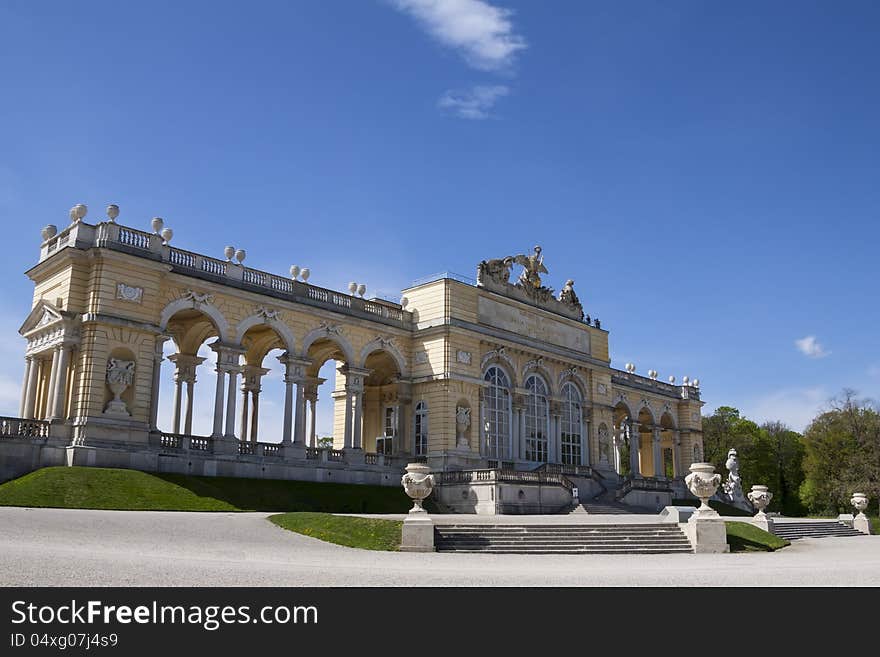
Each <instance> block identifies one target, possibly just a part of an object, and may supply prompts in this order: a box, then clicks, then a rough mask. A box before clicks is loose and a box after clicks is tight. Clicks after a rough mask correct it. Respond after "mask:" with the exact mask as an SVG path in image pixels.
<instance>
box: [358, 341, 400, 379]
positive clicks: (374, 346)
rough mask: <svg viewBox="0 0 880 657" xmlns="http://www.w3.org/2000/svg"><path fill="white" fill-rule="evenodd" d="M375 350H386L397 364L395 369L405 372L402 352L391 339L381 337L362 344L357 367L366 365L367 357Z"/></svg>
mask: <svg viewBox="0 0 880 657" xmlns="http://www.w3.org/2000/svg"><path fill="white" fill-rule="evenodd" d="M376 351H384V352H387V353H388V355H389V356H391V358H393V359H394V362H395V363H396V364H397V369H398V371H400V374H401V375H405V374H406V371H407V370H406V359H405V358H404V357H403V354H402V353H400V349H398V348H397V345H395V344H394V343H393V342H392V341H391V340H387V339H385V338H381V337H377V338H375V339H373V340H370V341H369V342H368V343H367V344H365V345H364V348H363V349H361V355H360V360H359V361H358V363H359V364H358V367H366V363H367V358H369V356H370V354H372V353H374V352H376Z"/></svg>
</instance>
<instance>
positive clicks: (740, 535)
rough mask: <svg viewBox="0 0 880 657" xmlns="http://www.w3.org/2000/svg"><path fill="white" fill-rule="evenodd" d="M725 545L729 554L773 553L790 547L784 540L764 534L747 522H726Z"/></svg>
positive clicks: (767, 533)
mask: <svg viewBox="0 0 880 657" xmlns="http://www.w3.org/2000/svg"><path fill="white" fill-rule="evenodd" d="M724 524H725V526H726V527H727V544H728V545H729V546H730V551H731V552H773V551H775V550H778V549H780V548H784V547H785V546H786V545H791V543H789V542H788V541H786V540H785V539H784V538H779V537H778V536H776V535H775V534H771V533H769V532H765V531H764V530H763V529H760V528H758V527H755V526H754V525H751V524H749V523H747V522H732V521H731V522H726V523H724Z"/></svg>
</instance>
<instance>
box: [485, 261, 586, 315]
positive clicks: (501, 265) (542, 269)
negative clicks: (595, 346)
mask: <svg viewBox="0 0 880 657" xmlns="http://www.w3.org/2000/svg"><path fill="white" fill-rule="evenodd" d="M515 264H516V265H520V266H521V267H522V268H523V269H522V272H521V273H520V275H519V278H518V279H517V281H516V283H515V284H511V282H510V270H511V268H512V267H513V265H515ZM549 273H550V272H549V271H548V270H547V267H546V266H545V265H544V255H543V252H542V249H541V247H540V246H535V247H534V249H533V250H532V253H531V254H528V255H526V254H522V253H521V254H518V255H514V256H506V257H504V258H494V259H489V260H483V261H482V262H480V264H479V265H478V266H477V285H479V286H480V287H485V288H487V289H489V290H491V291H493V292H498V293H500V294H504V295H506V296H509V297H513V298H519V299H520V300H522V301H528V302H530V303H532V304H536V305H538V306H540V307H542V308H546V309H547V310H552V311H554V312H557V313H560V314H562V315H566V316H567V317H571V318H572V319H578V320H583V318H584V309H583V307H582V306H581V303H580V301H579V300H578V297H577V295H576V294H575V292H574V281H573V280H572V279H568V280H567V281H566V283H565V287H564V288H563V290H562V291H561V292H560V293H559V298H558V299H556V298H554V296H553V289H552V288H549V287H547V286H546V285H544V283H543V281H542V280H541V274H549Z"/></svg>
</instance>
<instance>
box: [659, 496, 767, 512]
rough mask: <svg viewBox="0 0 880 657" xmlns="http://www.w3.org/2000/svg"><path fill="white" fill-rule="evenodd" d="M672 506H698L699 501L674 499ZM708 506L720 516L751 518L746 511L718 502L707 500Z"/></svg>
mask: <svg viewBox="0 0 880 657" xmlns="http://www.w3.org/2000/svg"><path fill="white" fill-rule="evenodd" d="M672 504H673V505H675V506H700V500H698V499H695V498H692V497H691V498H687V499H674V500H672ZM709 506H710V507H712V508H713V509H715V510H716V511H717V512H718V513H720V514H721V515H722V516H751V515H752V514H751V513H749V512H748V511H743V510H742V509H740V508H738V507H735V506H731V505H730V504H727V503H725V502H719V501H718V500H709Z"/></svg>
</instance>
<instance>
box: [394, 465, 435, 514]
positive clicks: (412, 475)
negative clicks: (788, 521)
mask: <svg viewBox="0 0 880 657" xmlns="http://www.w3.org/2000/svg"><path fill="white" fill-rule="evenodd" d="M430 473H431V469H430V468H429V467H428V466H427V465H425V464H424V463H410V464H408V465H407V466H406V474H405V475H403V477H401V479H400V483H401V485H402V486H403V490H405V491H406V494H407V495H409V496H410V497H411V498H412V501H413V503H414V504H413V508H412V509H410V510H409V512H410V513H425V510H424V509H423V508H422V502H423V501H424V500H425V498H426V497H428V495H430V494H431V491H433V490H434V475H432V474H430Z"/></svg>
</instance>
